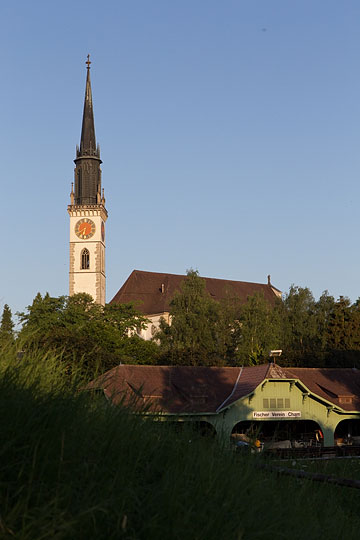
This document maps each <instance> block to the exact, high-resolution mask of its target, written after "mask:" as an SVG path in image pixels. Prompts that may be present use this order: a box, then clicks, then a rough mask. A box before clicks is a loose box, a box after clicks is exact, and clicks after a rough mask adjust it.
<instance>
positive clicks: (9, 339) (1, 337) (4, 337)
mask: <svg viewBox="0 0 360 540" xmlns="http://www.w3.org/2000/svg"><path fill="white" fill-rule="evenodd" d="M13 341H14V323H13V321H12V315H11V309H10V308H9V306H8V305H7V304H5V305H4V310H3V313H2V317H1V323H0V345H5V344H9V343H13Z"/></svg>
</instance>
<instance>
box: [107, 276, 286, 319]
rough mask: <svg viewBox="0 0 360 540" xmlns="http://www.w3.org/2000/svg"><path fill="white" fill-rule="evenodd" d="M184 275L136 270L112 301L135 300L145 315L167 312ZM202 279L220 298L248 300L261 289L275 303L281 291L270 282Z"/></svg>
mask: <svg viewBox="0 0 360 540" xmlns="http://www.w3.org/2000/svg"><path fill="white" fill-rule="evenodd" d="M185 278H186V276H183V275H177V274H166V273H160V272H144V271H142V270H133V271H132V272H131V274H130V276H129V277H128V279H127V280H126V281H125V283H124V285H123V286H122V287H121V289H120V290H119V291H118V292H117V293H116V295H115V296H114V298H113V299H112V300H111V302H110V303H111V304H112V303H115V304H125V303H127V302H136V305H137V308H138V309H139V311H141V312H142V313H143V314H144V315H154V314H156V313H164V312H168V311H169V310H170V302H171V300H172V298H173V296H174V293H175V291H177V290H179V289H180V284H181V282H182V281H183V280H184V279H185ZM203 279H204V280H205V284H206V290H207V291H208V293H209V294H210V296H211V297H212V298H214V300H221V299H223V298H226V297H227V296H228V295H230V296H231V295H232V296H236V297H238V298H239V299H240V301H241V302H244V303H245V302H246V300H247V297H248V296H251V295H253V294H255V293H256V292H262V293H263V294H264V297H265V299H266V300H267V301H268V302H270V303H271V304H273V303H274V302H275V299H276V298H277V296H278V295H277V294H276V293H275V292H274V290H276V291H278V293H280V291H279V290H278V289H275V287H272V285H269V284H262V283H248V282H246V281H231V280H228V279H215V278H203ZM162 291H163V292H162Z"/></svg>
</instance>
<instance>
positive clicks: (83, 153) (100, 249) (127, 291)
mask: <svg viewBox="0 0 360 540" xmlns="http://www.w3.org/2000/svg"><path fill="white" fill-rule="evenodd" d="M86 64H87V75H86V87H85V99H84V110H83V119H82V129H81V138H80V147H79V146H77V147H76V157H75V160H74V162H75V171H74V182H73V184H72V186H71V193H70V204H69V206H68V214H69V216H70V268H69V295H70V296H71V295H73V294H76V293H80V292H85V293H88V294H90V295H91V296H92V297H93V298H94V300H95V302H96V303H98V304H101V305H103V306H104V305H105V302H106V287H105V282H106V277H105V223H106V220H107V217H108V213H107V210H106V208H105V196H104V189H103V188H102V186H101V168H100V165H101V163H102V161H101V159H100V148H99V146H98V145H97V144H96V137H95V124H94V111H93V102H92V91H91V81H90V64H91V62H90V59H89V55H88V59H87V62H86ZM185 277H186V276H184V275H177V274H169V273H160V272H146V271H141V270H134V271H133V272H132V273H131V274H130V276H129V277H128V279H127V280H126V281H125V283H124V284H123V286H122V287H121V288H120V289H119V291H118V292H117V294H116V295H115V296H114V298H113V299H112V300H111V302H110V303H115V304H117V303H120V304H121V303H127V302H133V303H134V304H135V305H136V308H137V309H138V310H139V311H140V312H141V313H142V314H143V315H146V317H147V318H148V319H149V320H150V323H149V325H148V327H147V328H146V330H140V329H139V335H140V336H141V337H142V338H144V339H151V338H152V336H153V335H154V334H155V332H156V330H157V328H158V326H159V322H160V318H161V317H163V318H165V320H166V321H167V322H169V321H170V302H171V299H172V298H173V296H174V293H175V292H176V291H178V290H179V289H180V287H181V283H182V281H183V280H184V279H185ZM204 280H205V285H206V290H207V292H208V293H209V294H210V296H211V297H212V298H213V299H214V300H221V299H223V298H226V297H227V296H228V295H232V296H235V297H237V298H238V299H239V300H240V301H241V302H246V300H247V297H248V296H251V295H253V294H255V293H256V292H259V293H262V294H263V295H264V298H265V299H266V300H267V301H268V302H269V303H270V304H273V303H274V302H275V299H276V298H277V297H281V291H280V290H279V289H277V288H276V287H274V286H273V285H272V284H271V282H270V276H268V280H267V283H265V284H262V283H249V282H244V281H231V280H225V279H215V278H204Z"/></svg>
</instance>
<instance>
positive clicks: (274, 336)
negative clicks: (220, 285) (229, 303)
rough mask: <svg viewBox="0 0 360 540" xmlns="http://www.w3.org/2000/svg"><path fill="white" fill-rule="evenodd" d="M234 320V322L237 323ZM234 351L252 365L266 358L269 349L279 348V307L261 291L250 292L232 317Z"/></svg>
mask: <svg viewBox="0 0 360 540" xmlns="http://www.w3.org/2000/svg"><path fill="white" fill-rule="evenodd" d="M236 323H237V324H236ZM233 324H234V336H236V342H237V344H236V351H235V355H236V357H237V358H238V360H239V361H240V362H241V364H243V365H255V364H259V363H262V362H264V361H267V360H268V357H269V351H270V350H271V349H279V348H280V321H279V316H278V311H277V310H275V309H274V307H273V306H271V305H270V304H269V302H267V301H266V300H265V298H264V295H263V294H261V293H255V294H254V295H253V296H249V297H248V298H247V301H246V303H245V304H243V305H242V306H240V308H239V310H238V317H237V320H236V319H234V323H233Z"/></svg>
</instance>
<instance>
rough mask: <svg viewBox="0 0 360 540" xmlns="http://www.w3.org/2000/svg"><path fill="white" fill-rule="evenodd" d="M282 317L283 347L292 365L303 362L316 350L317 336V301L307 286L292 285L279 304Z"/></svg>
mask: <svg viewBox="0 0 360 540" xmlns="http://www.w3.org/2000/svg"><path fill="white" fill-rule="evenodd" d="M278 310H279V314H280V318H281V342H282V347H281V348H282V349H283V350H284V353H285V356H286V357H287V359H288V362H289V363H290V364H292V365H294V364H295V365H299V363H300V364H301V363H303V362H304V359H305V358H307V357H308V356H309V354H310V353H312V351H313V350H314V343H315V338H316V336H317V319H316V303H315V299H314V297H313V295H312V292H311V291H310V289H309V288H307V287H297V286H295V285H291V287H290V290H289V292H288V294H286V295H285V298H284V300H283V302H282V304H279V305H278Z"/></svg>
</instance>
